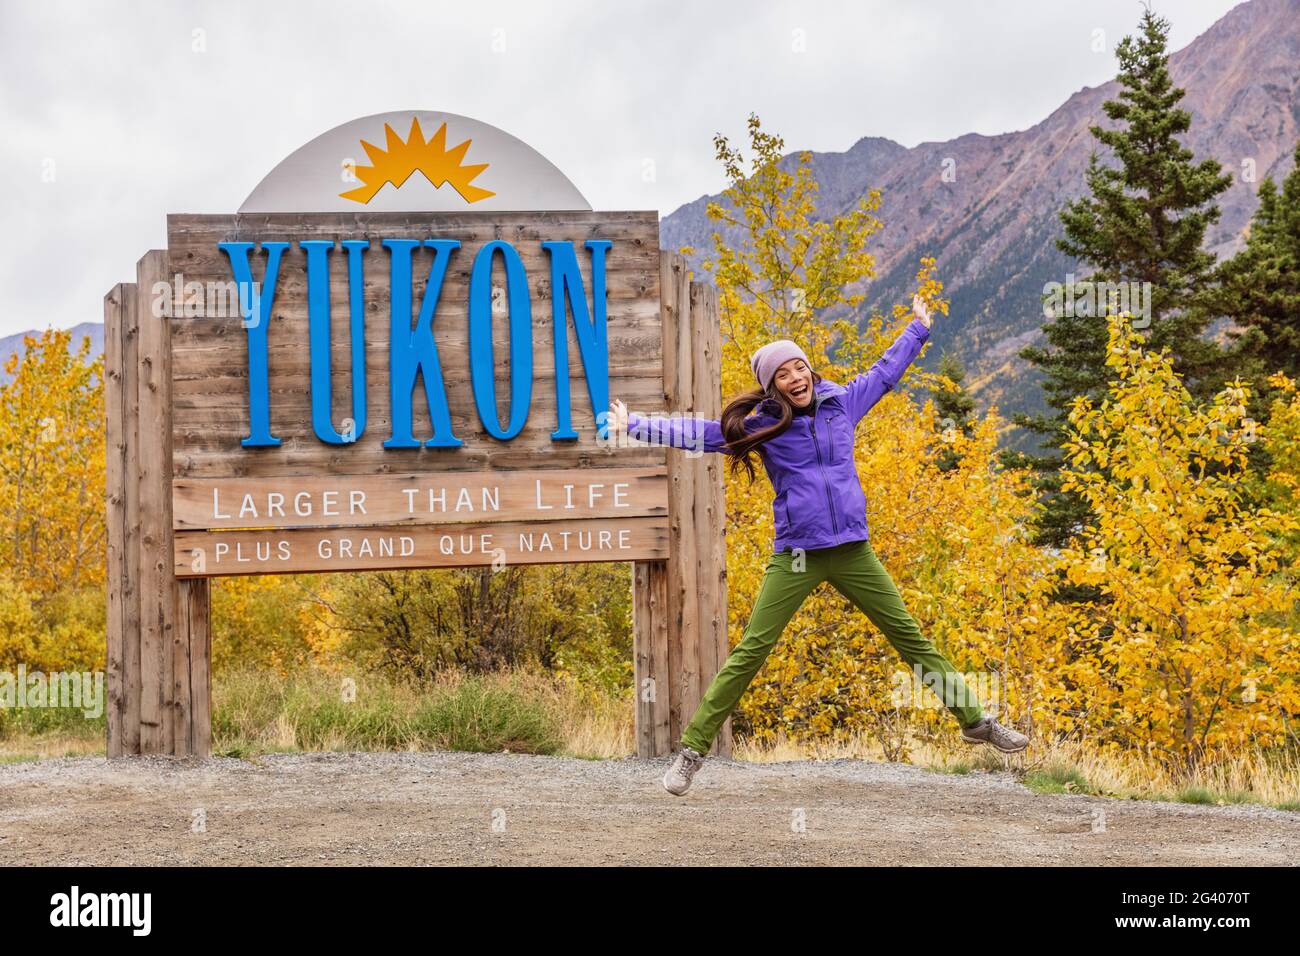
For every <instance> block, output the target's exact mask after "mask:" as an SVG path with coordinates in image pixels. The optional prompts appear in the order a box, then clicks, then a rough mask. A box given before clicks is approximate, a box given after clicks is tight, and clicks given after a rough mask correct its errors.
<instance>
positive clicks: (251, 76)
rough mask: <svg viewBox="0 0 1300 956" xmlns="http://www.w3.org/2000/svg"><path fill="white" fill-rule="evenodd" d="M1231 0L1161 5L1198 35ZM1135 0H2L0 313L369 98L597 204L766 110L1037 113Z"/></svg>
mask: <svg viewBox="0 0 1300 956" xmlns="http://www.w3.org/2000/svg"><path fill="white" fill-rule="evenodd" d="M1234 5H1235V0H1178V2H1177V3H1174V2H1172V0H1157V2H1156V9H1157V11H1158V12H1161V13H1163V14H1164V15H1166V16H1168V17H1169V18H1170V20H1171V22H1172V31H1171V48H1172V49H1178V48H1180V47H1182V46H1185V45H1186V44H1187V43H1189V42H1190V41H1191V40H1192V39H1193V38H1195V37H1196V36H1197V35H1198V34H1200V33H1201V32H1203V31H1204V30H1205V29H1206V28H1207V27H1209V26H1210V25H1211V24H1212V23H1213V22H1214V21H1215V20H1217V19H1218V18H1219V17H1221V16H1222V15H1223V14H1224V13H1226V12H1227V11H1228V10H1229V9H1231V8H1232V7H1233V6H1234ZM1139 15H1140V7H1139V4H1138V3H1137V2H1136V0H1050V2H1044V0H981V2H970V0H925V2H917V0H908V2H903V0H893V2H861V0H859V2H843V3H829V2H804V3H777V2H770V3H769V2H761V0H739V2H726V3H722V2H718V3H707V2H694V3H681V2H674V3H666V2H658V3H651V2H645V3H630V2H622V0H620V2H608V0H607V2H602V3H595V2H592V3H586V2H560V0H556V2H553V3H551V2H546V0H541V2H537V0H532V2H519V3H491V2H475V3H472V4H470V3H455V4H453V3H445V2H438V0H425V2H411V3H396V2H390V3H380V2H369V3H361V2H356V3H344V2H321V0H315V2H296V3H278V2H271V0H259V2H246V0H220V2H199V0H179V2H166V3H164V2H127V0H118V2H113V3H110V2H100V3H92V2H83V3H80V4H77V3H59V2H52V0H3V2H2V3H0V116H3V120H4V122H3V126H2V127H0V164H3V168H4V169H5V171H6V173H7V175H8V177H9V186H8V188H6V189H5V190H4V192H3V194H0V222H2V223H3V227H4V228H3V232H0V281H2V282H3V284H2V285H0V335H6V334H11V333H13V332H18V331H22V330H25V329H30V328H45V327H47V326H51V325H52V326H56V327H68V326H72V325H75V324H77V323H78V322H83V321H100V320H101V318H102V298H103V295H104V293H105V292H106V291H107V290H108V289H109V288H110V287H111V286H112V285H113V284H114V283H115V282H118V281H122V280H130V279H132V278H133V277H134V266H135V261H136V259H137V258H139V256H140V255H141V254H142V253H143V252H144V251H146V250H147V249H150V248H156V247H161V246H162V245H163V244H164V241H165V240H164V233H165V218H164V217H165V216H166V214H167V213H169V212H200V213H226V212H234V211H235V210H236V209H237V208H238V206H239V205H240V203H242V202H243V200H244V198H245V197H246V196H247V195H248V193H249V192H250V191H251V190H252V189H253V187H254V186H256V185H257V183H258V182H259V181H260V180H261V178H262V177H263V176H264V175H265V174H266V173H267V172H268V171H269V170H270V169H271V168H272V167H273V166H275V164H276V163H277V162H279V160H280V159H282V158H283V157H284V156H286V155H287V154H288V153H290V152H292V151H293V150H294V149H295V148H297V147H298V146H300V145H302V144H303V143H305V142H307V141H308V140H310V139H312V138H313V137H315V136H316V135H318V134H319V133H322V132H324V131H325V130H328V129H330V128H331V127H334V126H337V125H339V124H340V123H343V122H346V121H347V120H349V119H353V118H355V117H359V116H366V115H369V114H373V113H381V112H385V111H389V110H404V109H424V110H444V111H447V112H452V113H460V114H463V115H467V116H472V117H475V118H477V119H480V120H482V121H484V122H487V123H490V124H492V125H494V126H498V127H500V128H502V129H504V130H506V131H507V132H509V133H511V134H513V135H515V136H517V137H519V138H520V139H522V140H524V141H525V142H527V143H529V144H530V145H531V146H533V147H534V148H535V149H537V150H538V151H540V152H541V153H542V154H543V155H544V156H546V157H548V158H549V159H550V160H551V161H552V162H554V163H555V164H556V165H557V166H558V167H559V168H560V169H561V170H563V171H564V172H565V173H566V174H567V175H568V176H569V178H570V179H572V180H573V182H574V184H575V185H576V186H577V187H578V188H579V189H580V190H581V191H582V192H583V193H584V194H585V196H586V197H587V199H588V201H589V202H591V204H592V205H593V207H595V208H596V209H658V210H660V211H661V213H663V214H664V215H667V214H668V213H670V212H672V210H674V209H675V208H677V207H678V206H680V205H681V204H682V203H684V202H689V201H691V200H693V199H696V198H698V197H699V196H700V195H702V194H705V193H712V192H716V191H717V190H718V189H720V188H721V186H722V178H721V175H720V172H719V169H718V166H717V162H716V160H715V158H714V155H713V145H712V140H713V136H714V134H715V133H717V132H722V133H724V134H725V135H727V136H728V137H730V138H731V139H732V141H733V142H735V143H742V142H744V131H745V118H746V116H747V115H748V114H749V113H750V112H751V111H753V112H756V113H758V114H759V116H760V117H761V118H762V120H763V125H764V127H765V128H766V129H768V130H769V131H773V132H777V133H779V134H781V135H782V136H783V137H784V139H785V142H786V145H787V148H788V149H795V148H799V149H813V150H824V151H842V150H846V149H848V148H849V147H850V146H852V145H853V143H854V142H855V141H857V140H858V139H860V138H861V137H863V136H885V137H888V138H890V139H893V140H896V141H897V142H899V143H902V144H903V145H905V146H914V145H916V144H917V143H921V142H926V141H942V140H947V139H950V138H952V137H955V136H959V135H961V134H963V133H969V132H977V133H985V134H995V133H1002V132H1007V131H1010V130H1017V129H1023V128H1025V127H1027V126H1032V125H1033V124H1034V123H1036V122H1038V121H1039V120H1041V119H1042V118H1044V117H1045V116H1046V115H1047V114H1048V113H1050V112H1051V111H1052V110H1053V109H1054V108H1056V107H1057V106H1059V105H1060V104H1061V103H1062V102H1063V101H1064V100H1065V99H1066V98H1067V97H1068V96H1070V94H1072V93H1074V92H1076V91H1077V90H1079V89H1080V88H1082V87H1084V86H1096V85H1097V84H1099V83H1102V82H1105V81H1106V80H1107V79H1110V78H1111V77H1112V76H1113V75H1114V73H1115V60H1114V56H1113V52H1112V51H1113V49H1114V45H1115V42H1116V41H1117V40H1119V38H1120V37H1121V36H1123V35H1124V33H1125V32H1131V31H1132V30H1133V29H1134V26H1135V24H1136V23H1137V20H1138V17H1139ZM1098 45H1102V46H1104V50H1103V51H1102V52H1097V51H1096V50H1095V49H1094V47H1096V46H1098ZM649 169H652V170H653V176H652V177H651V176H647V174H646V171H647V170H649Z"/></svg>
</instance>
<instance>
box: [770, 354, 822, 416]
mask: <svg viewBox="0 0 1300 956" xmlns="http://www.w3.org/2000/svg"><path fill="white" fill-rule="evenodd" d="M772 384H773V385H775V386H776V387H777V388H778V389H779V390H780V391H781V394H783V395H784V396H785V397H786V400H787V401H788V402H789V403H790V404H791V405H794V406H795V407H796V408H802V407H803V406H805V405H807V404H808V403H809V402H811V401H812V400H813V380H812V369H810V368H809V367H808V363H806V362H805V361H804V360H803V359H801V358H792V359H790V360H789V361H787V362H783V363H782V364H781V366H780V367H779V368H778V369H777V370H776V375H775V376H773V378H772Z"/></svg>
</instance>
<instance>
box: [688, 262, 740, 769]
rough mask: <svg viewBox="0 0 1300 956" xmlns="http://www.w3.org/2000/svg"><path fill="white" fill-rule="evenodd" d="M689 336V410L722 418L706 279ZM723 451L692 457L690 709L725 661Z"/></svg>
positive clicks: (721, 748) (727, 738)
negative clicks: (693, 649) (693, 659)
mask: <svg viewBox="0 0 1300 956" xmlns="http://www.w3.org/2000/svg"><path fill="white" fill-rule="evenodd" d="M690 301H691V337H692V341H693V342H694V349H693V354H694V358H695V373H694V375H695V388H694V404H693V408H694V410H695V411H696V413H698V414H700V415H703V416H704V417H706V418H711V419H715V420H717V419H720V418H721V417H722V385H721V383H722V332H721V328H720V324H719V319H718V290H717V289H716V288H715V287H714V286H713V285H712V284H710V283H705V282H692V283H691V290H690ZM725 464H726V460H725V458H724V456H722V455H704V456H702V457H701V458H699V459H697V460H695V461H694V466H695V468H696V474H695V535H696V552H695V558H696V574H695V583H696V595H697V597H698V600H699V610H698V612H697V618H696V619H697V620H698V622H699V639H698V646H699V674H700V677H701V684H700V688H699V690H698V692H697V693H696V694H695V696H694V697H690V696H689V695H687V699H688V700H691V701H692V703H691V704H690V709H691V710H693V709H694V707H695V705H696V704H698V703H699V701H700V698H701V697H702V696H703V694H704V691H705V690H706V689H707V688H708V682H709V681H711V680H712V679H713V676H714V675H715V674H717V672H718V670H719V669H720V668H721V667H722V665H723V664H724V663H725V662H726V660H727V655H728V654H730V652H731V645H730V643H729V641H728V639H727V538H726V535H727V528H726V524H727V506H726V498H725V497H724V494H723V486H724V484H723V478H724V474H725V471H724V466H725ZM731 745H732V739H731V719H730V718H728V719H727V720H726V721H725V722H724V723H723V725H722V728H721V729H720V730H719V731H718V736H717V737H716V738H714V741H713V749H712V751H711V753H715V754H720V755H722V756H725V757H730V756H731Z"/></svg>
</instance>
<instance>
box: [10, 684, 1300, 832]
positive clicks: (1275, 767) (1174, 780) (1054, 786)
mask: <svg viewBox="0 0 1300 956" xmlns="http://www.w3.org/2000/svg"><path fill="white" fill-rule="evenodd" d="M213 698H214V705H215V706H214V713H213V753H214V754H218V755H225V756H235V757H243V756H251V755H255V754H259V753H271V752H277V751H329V750H335V751H339V750H375V751H380V750H462V751H478V752H491V753H499V752H501V751H509V752H511V753H530V754H550V755H560V756H569V757H581V758H585V759H597V760H598V759H606V758H618V757H624V756H627V755H628V754H631V753H633V752H634V751H635V741H634V739H633V719H632V705H631V703H630V702H629V701H626V700H613V699H610V698H607V697H604V696H603V695H600V694H596V693H591V692H588V691H585V690H584V689H583V688H581V687H579V686H576V685H574V684H572V683H571V682H568V681H565V680H562V679H559V678H556V677H553V676H551V675H547V674H538V673H534V672H529V671H522V670H520V671H510V672H503V673H498V674H489V675H466V674H463V673H459V672H449V673H447V674H446V675H444V676H442V677H439V678H438V679H437V680H434V681H432V682H429V683H424V684H416V683H403V682H399V681H393V680H389V679H386V678H383V677H378V676H374V675H366V674H350V673H346V672H343V673H326V672H323V671H304V672H301V673H296V674H293V675H290V676H280V675H276V674H273V673H268V672H265V671H247V672H243V673H232V674H225V675H223V676H222V677H221V678H220V679H218V680H217V681H215V682H214V687H213ZM104 731H105V719H104V717H103V716H102V715H101V716H99V717H97V718H93V719H88V718H85V717H84V716H82V714H81V713H80V712H76V711H65V710H53V709H44V708H33V709H29V710H8V711H6V710H0V762H12V761H17V760H36V759H44V758H49V757H62V756H87V755H95V754H101V755H102V754H103V753H104ZM908 752H909V760H910V762H911V763H912V764H913V765H915V766H918V767H921V768H924V769H927V770H932V771H935V772H940V773H957V774H962V773H971V772H973V771H981V770H985V771H987V770H1007V771H1011V772H1012V773H1015V774H1016V775H1017V776H1018V777H1019V778H1020V780H1021V781H1022V782H1023V783H1024V784H1025V785H1026V786H1027V787H1029V788H1030V789H1032V790H1034V791H1035V792H1038V793H1065V794H1082V795H1090V796H1105V797H1114V798H1120V799H1154V800H1170V801H1178V802H1184V803H1194V804H1210V805H1228V804H1239V803H1261V804H1266V805H1270V806H1274V807H1278V808H1280V809H1284V810H1292V811H1300V757H1298V756H1297V754H1296V752H1295V751H1294V750H1291V751H1281V752H1272V753H1263V752H1258V751H1256V752H1253V753H1247V754H1242V755H1240V756H1238V757H1236V758H1234V759H1232V760H1229V761H1224V762H1220V763H1217V764H1214V765H1213V766H1210V767H1206V768H1203V769H1202V770H1200V771H1199V772H1197V773H1196V774H1193V775H1191V776H1188V777H1182V778H1178V777H1174V776H1172V775H1171V774H1170V773H1169V772H1168V771H1167V770H1166V769H1165V768H1164V767H1162V766H1161V765H1160V764H1159V763H1158V762H1157V761H1155V760H1153V759H1151V758H1149V757H1146V756H1144V755H1142V754H1131V753H1129V754H1110V753H1104V752H1100V751H1097V750H1096V749H1094V748H1090V747H1088V746H1087V745H1085V744H1083V743H1080V742H1070V741H1067V742H1059V741H1058V742H1045V741H1035V743H1034V744H1033V745H1031V747H1030V749H1029V750H1028V751H1027V752H1026V753H1024V754H1018V755H1012V756H1008V755H1003V754H1000V753H998V752H997V751H995V750H993V749H992V748H989V747H978V748H976V747H970V746H968V745H966V744H962V743H961V742H960V741H958V740H957V738H956V736H955V735H951V737H940V738H934V737H924V738H920V737H918V738H913V739H912V740H910V741H908ZM735 757H736V759H738V760H748V761H753V762H772V761H785V760H810V759H813V760H833V759H841V758H850V759H863V760H886V759H888V758H887V757H886V755H885V753H884V751H883V750H882V748H881V747H880V746H879V744H878V743H877V742H876V741H875V740H874V739H872V738H870V737H867V736H859V737H855V738H850V739H848V740H844V741H838V742H834V743H824V744H807V743H803V742H799V743H793V742H790V741H786V740H778V741H777V742H775V743H773V744H770V745H769V744H763V745H758V744H754V743H751V742H748V741H746V740H745V739H743V738H740V739H738V740H737V742H736V750H735Z"/></svg>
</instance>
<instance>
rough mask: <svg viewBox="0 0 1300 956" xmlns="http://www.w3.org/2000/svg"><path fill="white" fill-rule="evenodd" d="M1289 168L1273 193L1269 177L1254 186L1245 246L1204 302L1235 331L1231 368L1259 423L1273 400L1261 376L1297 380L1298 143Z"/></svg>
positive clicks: (1224, 268) (1299, 349)
mask: <svg viewBox="0 0 1300 956" xmlns="http://www.w3.org/2000/svg"><path fill="white" fill-rule="evenodd" d="M1295 163H1296V165H1295V168H1294V169H1292V170H1291V173H1290V174H1289V175H1288V176H1287V177H1286V179H1285V180H1283V182H1282V189H1281V190H1280V191H1279V190H1278V188H1277V186H1276V185H1275V184H1274V182H1273V180H1272V178H1271V177H1269V178H1266V179H1265V180H1264V181H1263V182H1262V183H1260V186H1259V193H1258V195H1259V208H1258V209H1256V210H1255V215H1254V217H1253V218H1252V219H1251V223H1250V231H1249V233H1248V234H1247V238H1246V245H1245V247H1244V248H1243V249H1242V250H1241V251H1240V252H1238V253H1237V254H1236V255H1235V256H1233V257H1232V258H1231V259H1229V260H1228V261H1226V262H1224V263H1223V264H1222V265H1221V266H1220V267H1219V269H1218V271H1217V273H1216V279H1217V283H1216V285H1215V287H1214V289H1213V290H1212V292H1211V293H1210V294H1209V295H1208V296H1207V300H1208V303H1209V310H1210V311H1211V312H1212V314H1213V315H1215V316H1219V315H1226V316H1228V317H1229V318H1231V319H1232V320H1233V322H1234V323H1235V325H1236V326H1237V328H1236V329H1233V330H1229V332H1228V336H1229V338H1230V339H1231V340H1232V349H1231V364H1232V367H1233V371H1234V372H1235V373H1236V374H1237V375H1239V376H1240V377H1241V378H1243V379H1246V380H1248V381H1250V382H1251V383H1252V384H1253V386H1254V387H1253V388H1252V390H1251V403H1250V409H1251V412H1252V415H1253V416H1254V417H1256V418H1257V419H1261V420H1262V419H1263V418H1264V416H1265V410H1266V409H1267V408H1268V406H1269V403H1270V402H1271V400H1272V399H1273V398H1275V397H1277V394H1278V393H1277V391H1276V389H1274V388H1273V387H1272V386H1271V385H1270V384H1269V381H1268V379H1269V376H1271V375H1272V374H1273V373H1275V372H1282V373H1283V374H1285V375H1286V376H1287V377H1288V378H1291V379H1295V378H1300V143H1298V144H1297V145H1296V150H1295Z"/></svg>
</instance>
